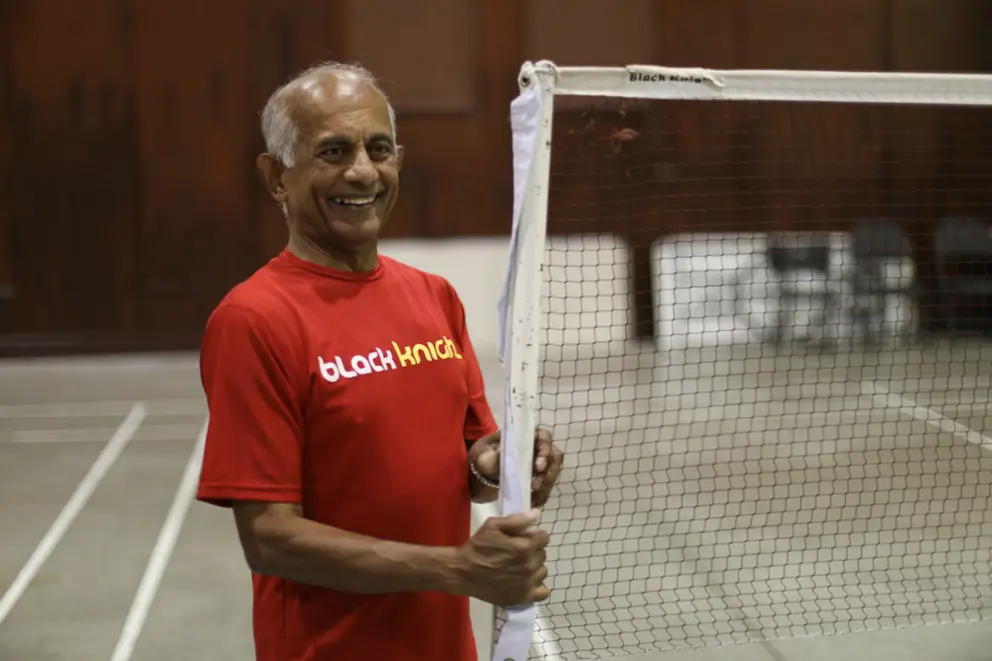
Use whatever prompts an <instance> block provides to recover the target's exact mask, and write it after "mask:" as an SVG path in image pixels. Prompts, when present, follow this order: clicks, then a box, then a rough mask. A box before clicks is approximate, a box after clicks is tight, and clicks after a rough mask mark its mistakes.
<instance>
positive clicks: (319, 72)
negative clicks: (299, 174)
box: [262, 62, 396, 168]
mask: <svg viewBox="0 0 992 661" xmlns="http://www.w3.org/2000/svg"><path fill="white" fill-rule="evenodd" d="M340 72H344V73H351V74H355V75H357V76H358V77H360V78H362V79H364V80H365V81H367V82H368V83H369V84H371V85H372V86H373V87H374V88H375V89H376V90H377V91H378V92H379V93H380V94H382V96H383V98H385V99H386V108H387V110H388V111H389V130H390V132H391V133H392V136H393V142H396V111H395V110H394V109H393V104H391V103H390V102H389V98H388V97H387V96H386V93H385V92H383V90H382V88H381V87H380V86H379V81H378V80H376V78H375V76H374V75H372V72H370V71H369V70H368V69H366V68H365V67H362V66H361V65H358V64H342V63H340V62H321V63H320V64H317V65H314V66H312V67H310V68H309V69H307V70H306V71H303V72H302V73H299V74H297V75H296V76H295V77H294V78H293V79H292V80H290V81H289V82H287V83H286V84H285V85H283V86H281V87H280V88H279V89H277V90H276V91H275V92H273V93H272V96H270V97H269V100H268V101H267V102H266V104H265V108H264V109H263V110H262V137H263V138H264V139H265V149H266V151H268V152H269V153H270V154H272V155H273V156H275V157H276V158H277V159H279V161H280V162H281V163H282V164H283V165H284V166H285V167H288V168H289V167H293V163H294V154H295V150H296V141H297V140H298V139H299V137H300V130H299V127H298V126H297V125H296V122H295V121H293V117H292V115H291V113H290V112H289V103H288V100H289V97H290V94H289V93H290V92H292V91H294V90H295V89H297V88H298V87H299V86H300V85H302V84H304V83H306V82H308V81H310V80H312V79H314V78H319V77H320V76H323V75H325V74H328V73H340Z"/></svg>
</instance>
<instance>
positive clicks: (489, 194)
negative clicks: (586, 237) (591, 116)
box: [464, 0, 528, 236]
mask: <svg viewBox="0 0 992 661" xmlns="http://www.w3.org/2000/svg"><path fill="white" fill-rule="evenodd" d="M527 5H528V0H479V6H480V9H481V11H480V14H479V28H478V29H479V30H480V33H481V37H480V40H479V44H480V45H479V69H478V72H477V76H478V83H477V85H478V88H477V90H476V94H477V99H478V103H479V106H478V113H477V116H476V125H475V130H476V131H477V132H478V140H479V141H480V142H479V143H478V144H480V145H481V149H480V150H479V151H475V152H469V153H468V155H467V158H469V159H472V160H476V161H481V163H479V165H480V172H481V176H482V180H481V181H480V184H479V189H478V190H477V194H478V197H477V198H476V199H475V200H474V203H473V208H474V209H475V214H474V217H471V216H470V217H468V218H466V219H465V220H464V222H465V224H466V227H473V228H474V230H473V233H474V234H496V235H507V236H508V235H509V233H510V228H511V225H512V216H513V150H512V147H511V145H512V133H511V129H510V103H511V101H513V99H514V98H516V96H517V94H518V93H519V86H518V84H517V76H518V75H519V73H520V67H521V65H522V64H523V63H524V29H525V25H526V11H527Z"/></svg>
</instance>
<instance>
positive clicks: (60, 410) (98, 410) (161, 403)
mask: <svg viewBox="0 0 992 661" xmlns="http://www.w3.org/2000/svg"><path fill="white" fill-rule="evenodd" d="M132 404H133V402H127V401H116V400H108V401H99V402H57V403H54V404H9V405H6V406H0V418H100V417H104V416H118V415H124V414H125V413H127V412H128V411H129V410H130V409H131V405H132ZM145 408H146V409H147V411H148V412H149V413H150V414H154V415H201V414H202V413H203V412H204V411H205V410H206V404H205V402H204V400H202V399H194V398H187V399H160V400H149V401H147V402H145Z"/></svg>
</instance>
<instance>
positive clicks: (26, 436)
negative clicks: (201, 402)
mask: <svg viewBox="0 0 992 661" xmlns="http://www.w3.org/2000/svg"><path fill="white" fill-rule="evenodd" d="M113 431H114V430H113V429H107V428H106V427H74V428H71V429H12V430H10V431H9V432H7V433H4V432H2V431H0V445H2V444H5V443H7V444H19V445H25V444H26V445H32V444H36V443H42V444H53V443H67V444H71V443H105V442H106V439H107V437H108V436H109V435H111V434H112V433H113ZM198 431H199V425H188V424H160V425H156V424H144V425H142V427H141V431H140V432H139V433H138V434H137V435H136V437H135V438H134V439H133V440H132V442H134V443H138V442H151V441H183V442H189V439H190V438H191V437H195V436H196V434H197V432H198Z"/></svg>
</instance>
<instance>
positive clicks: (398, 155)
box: [396, 145, 406, 170]
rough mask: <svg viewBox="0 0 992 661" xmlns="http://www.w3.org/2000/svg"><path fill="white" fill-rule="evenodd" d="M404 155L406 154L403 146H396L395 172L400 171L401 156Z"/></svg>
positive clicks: (401, 164)
mask: <svg viewBox="0 0 992 661" xmlns="http://www.w3.org/2000/svg"><path fill="white" fill-rule="evenodd" d="M404 153H406V150H405V149H403V145H396V169H397V170H402V169H403V154H404Z"/></svg>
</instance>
